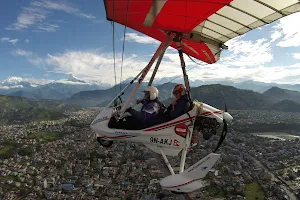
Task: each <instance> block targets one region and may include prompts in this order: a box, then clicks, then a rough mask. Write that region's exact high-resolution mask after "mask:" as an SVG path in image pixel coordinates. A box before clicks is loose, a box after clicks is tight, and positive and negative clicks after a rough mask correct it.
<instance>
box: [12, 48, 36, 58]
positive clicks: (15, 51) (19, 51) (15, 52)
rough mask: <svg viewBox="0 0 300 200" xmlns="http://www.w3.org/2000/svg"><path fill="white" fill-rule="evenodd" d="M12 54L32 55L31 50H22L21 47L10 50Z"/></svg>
mask: <svg viewBox="0 0 300 200" xmlns="http://www.w3.org/2000/svg"><path fill="white" fill-rule="evenodd" d="M12 54H13V55H17V56H26V57H27V56H31V55H32V52H30V51H25V50H22V49H16V50H14V51H13V52H12Z"/></svg>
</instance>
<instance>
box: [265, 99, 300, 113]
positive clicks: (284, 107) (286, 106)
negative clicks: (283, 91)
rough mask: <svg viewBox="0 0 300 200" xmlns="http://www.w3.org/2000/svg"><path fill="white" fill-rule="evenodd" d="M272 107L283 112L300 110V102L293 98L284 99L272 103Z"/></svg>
mask: <svg viewBox="0 0 300 200" xmlns="http://www.w3.org/2000/svg"><path fill="white" fill-rule="evenodd" d="M270 109H271V110H277V111H283V112H300V104H299V103H297V102H295V101H292V100H282V101H280V102H278V103H276V104H274V105H272V106H271V107H270Z"/></svg>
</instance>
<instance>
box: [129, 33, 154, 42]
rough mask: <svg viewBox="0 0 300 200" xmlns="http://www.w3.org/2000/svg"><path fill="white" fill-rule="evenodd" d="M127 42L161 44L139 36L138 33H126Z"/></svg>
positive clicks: (147, 37)
mask: <svg viewBox="0 0 300 200" xmlns="http://www.w3.org/2000/svg"><path fill="white" fill-rule="evenodd" d="M125 38H126V41H129V42H137V43H142V44H160V42H159V41H158V40H155V39H153V38H151V37H149V36H146V35H138V34H137V33H126V35H125Z"/></svg>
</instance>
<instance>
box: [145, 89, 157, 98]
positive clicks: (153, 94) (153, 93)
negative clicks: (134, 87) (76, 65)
mask: <svg viewBox="0 0 300 200" xmlns="http://www.w3.org/2000/svg"><path fill="white" fill-rule="evenodd" d="M144 92H145V97H144V99H148V98H149V99H150V100H154V99H156V98H157V97H158V89H157V88H156V87H154V86H147V87H146V88H145V89H144Z"/></svg>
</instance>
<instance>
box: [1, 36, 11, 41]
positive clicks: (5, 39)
mask: <svg viewBox="0 0 300 200" xmlns="http://www.w3.org/2000/svg"><path fill="white" fill-rule="evenodd" d="M0 40H1V42H8V41H9V38H8V37H3V38H1V39H0Z"/></svg>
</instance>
